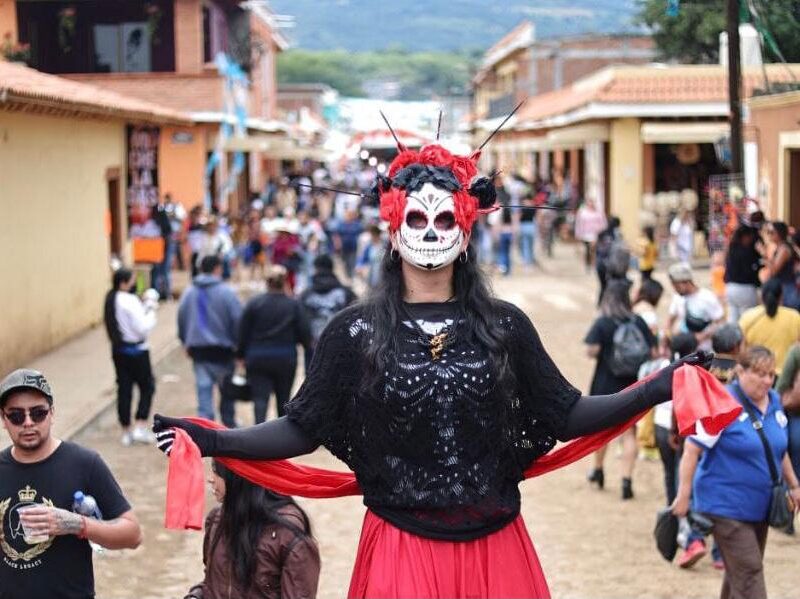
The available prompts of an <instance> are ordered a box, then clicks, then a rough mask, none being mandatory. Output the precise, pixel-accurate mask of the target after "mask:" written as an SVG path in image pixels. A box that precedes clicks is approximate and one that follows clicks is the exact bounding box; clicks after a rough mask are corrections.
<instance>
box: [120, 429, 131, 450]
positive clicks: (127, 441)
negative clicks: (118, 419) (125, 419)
mask: <svg viewBox="0 0 800 599" xmlns="http://www.w3.org/2000/svg"><path fill="white" fill-rule="evenodd" d="M119 442H120V443H122V446H123V447H130V446H131V443H133V437H132V436H131V432H130V431H125V432H124V433H122V438H121V439H120V440H119Z"/></svg>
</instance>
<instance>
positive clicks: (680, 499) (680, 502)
mask: <svg viewBox="0 0 800 599" xmlns="http://www.w3.org/2000/svg"><path fill="white" fill-rule="evenodd" d="M670 509H671V511H672V513H673V514H674V515H675V516H677V517H678V518H683V517H684V516H686V514H688V513H689V496H688V495H683V494H681V493H678V496H677V497H675V501H673V502H672V505H671V506H670Z"/></svg>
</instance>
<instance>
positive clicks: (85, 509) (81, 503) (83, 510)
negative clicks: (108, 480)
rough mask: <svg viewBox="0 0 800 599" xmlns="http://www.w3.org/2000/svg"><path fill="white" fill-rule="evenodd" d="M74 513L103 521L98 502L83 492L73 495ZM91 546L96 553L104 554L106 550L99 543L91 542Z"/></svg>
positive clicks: (76, 492)
mask: <svg viewBox="0 0 800 599" xmlns="http://www.w3.org/2000/svg"><path fill="white" fill-rule="evenodd" d="M72 511H73V512H75V513H76V514H80V515H81V516H86V517H87V518H94V519H96V520H102V519H103V514H101V513H100V508H98V507H97V501H95V499H94V497H92V496H91V495H86V494H85V493H84V492H83V491H75V493H74V494H73V495H72ZM89 545H90V546H91V548H92V550H93V551H94V552H95V553H103V551H104V549H103V548H102V547H101V546H100V545H98V544H97V543H93V542H91V541H89Z"/></svg>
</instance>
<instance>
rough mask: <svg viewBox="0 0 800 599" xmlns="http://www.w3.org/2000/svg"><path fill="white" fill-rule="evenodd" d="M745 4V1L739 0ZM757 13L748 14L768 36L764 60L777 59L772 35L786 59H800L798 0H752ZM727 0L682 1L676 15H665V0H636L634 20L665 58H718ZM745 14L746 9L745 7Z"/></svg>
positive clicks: (689, 60) (691, 60)
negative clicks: (650, 37) (644, 27)
mask: <svg viewBox="0 0 800 599" xmlns="http://www.w3.org/2000/svg"><path fill="white" fill-rule="evenodd" d="M740 3H741V4H742V5H743V6H745V7H746V6H748V2H747V0H740ZM752 4H753V6H754V7H755V8H756V11H757V16H758V17H760V18H756V15H753V16H751V17H750V20H751V22H753V24H754V25H755V26H756V28H757V29H758V30H759V31H760V32H761V33H762V35H765V34H766V36H765V37H767V40H766V41H767V44H766V47H765V49H764V59H765V60H767V61H776V60H778V56H777V55H776V53H775V51H774V49H773V48H771V47H770V44H769V39H768V37H769V36H771V37H772V38H773V39H774V40H775V42H776V45H777V47H778V48H780V51H781V52H782V53H783V55H784V57H785V58H786V60H787V61H789V62H797V61H800V23H799V22H798V18H800V3H798V2H796V0H752ZM726 5H727V1H726V0H681V2H680V8H679V12H678V15H677V16H675V17H671V16H669V15H667V12H666V7H667V0H638V10H639V12H638V14H637V16H636V19H635V21H636V23H637V24H639V25H644V26H646V27H647V28H648V29H650V30H651V31H652V33H653V39H654V40H655V42H656V46H657V47H658V49H659V51H660V52H661V54H662V57H663V58H664V59H666V60H676V61H679V62H685V63H715V62H718V61H719V34H720V32H722V31H724V30H725V15H726ZM744 12H745V13H748V12H749V11H747V10H745V11H744Z"/></svg>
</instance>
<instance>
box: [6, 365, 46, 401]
mask: <svg viewBox="0 0 800 599" xmlns="http://www.w3.org/2000/svg"><path fill="white" fill-rule="evenodd" d="M20 389H28V390H31V391H38V392H39V393H41V394H42V395H44V396H45V397H46V398H47V403H49V404H50V405H53V391H52V390H51V389H50V383H48V382H47V379H46V378H44V375H43V374H42V373H41V372H39V371H38V370H33V369H31V368H20V369H18V370H15V371H14V372H12V373H11V374H9V375H7V376H6V377H5V378H4V379H3V380H2V381H0V407H2V406H3V405H5V403H6V399H8V396H9V395H11V394H12V393H13V392H14V391H19V390H20Z"/></svg>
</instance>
